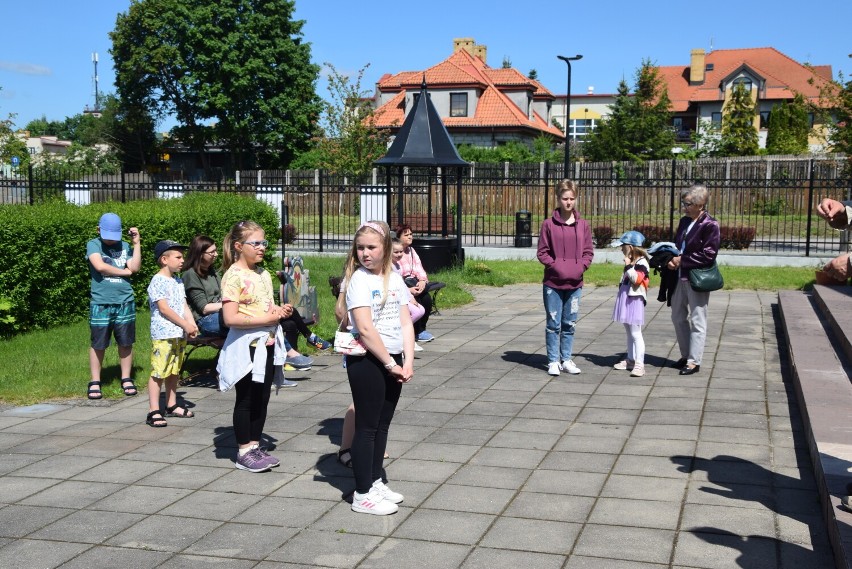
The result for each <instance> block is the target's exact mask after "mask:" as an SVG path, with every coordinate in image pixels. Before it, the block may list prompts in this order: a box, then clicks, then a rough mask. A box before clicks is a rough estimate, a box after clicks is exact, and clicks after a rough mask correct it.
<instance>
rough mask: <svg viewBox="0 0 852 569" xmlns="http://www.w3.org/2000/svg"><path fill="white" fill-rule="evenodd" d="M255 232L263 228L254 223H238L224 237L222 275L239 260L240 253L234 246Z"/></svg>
mask: <svg viewBox="0 0 852 569" xmlns="http://www.w3.org/2000/svg"><path fill="white" fill-rule="evenodd" d="M257 231H263V228H262V227H261V226H260V225H258V224H257V223H255V222H254V221H240V222H238V223H235V224H234V226H233V227H232V228H231V230H230V231H229V232H228V234H227V235H225V240H224V241H223V242H222V272H223V273H224V272H225V271H227V270H228V269H229V268H230V267H231V265H233V264H234V263H236V262H237V260H239V258H240V253H239V251H237V248H236V247H234V245H235V244H236V243H242V242H243V241H245V240H246V237H248V236H249V235H251V234H252V233H255V232H257Z"/></svg>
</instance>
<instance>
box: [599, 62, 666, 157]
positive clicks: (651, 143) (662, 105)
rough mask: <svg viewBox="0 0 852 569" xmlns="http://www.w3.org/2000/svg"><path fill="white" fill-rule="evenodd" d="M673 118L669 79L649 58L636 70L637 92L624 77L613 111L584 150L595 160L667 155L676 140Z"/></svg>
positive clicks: (635, 86)
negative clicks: (661, 75) (667, 82)
mask: <svg viewBox="0 0 852 569" xmlns="http://www.w3.org/2000/svg"><path fill="white" fill-rule="evenodd" d="M671 122H672V120H671V101H670V100H669V95H668V90H667V89H666V85H665V82H664V81H663V79H662V77H660V72H659V70H658V69H657V67H656V66H655V65H654V64H653V63H652V62H651V61H650V60H649V59H645V60H643V61H642V65H641V66H640V67H639V69H637V71H636V77H635V84H634V87H633V93H632V94H631V93H630V90H629V87H628V85H627V82H626V81H624V80H622V81H621V83H620V84H619V86H618V94H617V95H616V97H615V101H614V102H613V104H612V105H610V115H609V116H608V117H607V118H605V119H603V120H602V121H601V122H600V124H599V125H598V127H597V128H596V129H595V130H594V131H593V132H592V133H591V135H590V136H589V137H588V139H587V141H586V142H584V143H583V147H582V152H583V154H584V155H585V156H586V158H588V159H589V160H592V161H602V160H631V161H634V162H642V161H645V160H654V159H659V158H667V157H669V155H670V151H671V148H672V147H673V146H674V144H675V134H674V130H673V128H672V124H671Z"/></svg>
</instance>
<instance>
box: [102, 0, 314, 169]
mask: <svg viewBox="0 0 852 569" xmlns="http://www.w3.org/2000/svg"><path fill="white" fill-rule="evenodd" d="M294 12H295V3H294V1H293V0H218V1H217V2H197V1H196V0H134V1H133V2H132V4H131V5H130V8H129V9H128V11H127V12H126V13H122V14H119V16H118V18H117V20H116V26H115V30H114V31H113V32H111V33H110V37H111V39H112V42H113V46H112V49H111V50H110V53H111V54H112V56H113V60H114V61H115V69H116V87H117V88H118V92H119V96H120V98H121V100H122V101H124V102H125V103H126V104H127V108H128V109H133V110H134V111H135V112H137V113H138V114H145V113H146V112H147V113H150V114H151V115H152V116H154V117H155V118H156V119H160V118H162V117H165V116H166V115H170V114H172V115H174V116H175V118H176V119H177V121H178V122H179V123H180V124H181V128H180V129H178V131H177V132H178V134H179V135H180V136H181V138H182V140H183V141H184V142H186V143H188V144H189V145H191V146H192V147H193V148H195V149H197V150H202V149H203V148H204V146H205V144H207V143H209V142H211V141H213V140H214V139H216V140H218V141H219V142H221V143H224V144H226V145H228V146H229V148H230V150H231V152H232V156H233V157H234V162H235V166H236V167H238V168H241V167H243V163H244V162H246V163H248V162H249V161H250V160H251V159H252V158H256V159H257V161H258V162H259V165H260V166H265V167H271V166H285V165H287V164H289V162H290V161H291V160H292V158H293V157H294V156H296V155H297V154H298V153H299V152H300V151H303V150H304V149H306V148H307V147H308V144H309V140H310V137H311V135H312V134H313V133H314V125H315V122H316V120H317V118H318V116H319V114H320V108H321V107H320V100H319V98H318V97H317V95H316V92H315V85H316V80H317V76H318V73H319V68H318V66H316V65H314V64H312V63H311V61H310V55H311V54H310V44H309V43H306V42H303V41H302V26H303V25H304V21H302V20H294V19H293V16H294ZM202 156H204V155H203V153H202Z"/></svg>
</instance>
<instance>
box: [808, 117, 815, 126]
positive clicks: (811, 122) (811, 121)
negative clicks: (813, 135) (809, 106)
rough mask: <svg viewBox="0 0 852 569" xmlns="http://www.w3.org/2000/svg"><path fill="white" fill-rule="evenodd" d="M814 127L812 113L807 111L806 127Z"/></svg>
mask: <svg viewBox="0 0 852 569" xmlns="http://www.w3.org/2000/svg"><path fill="white" fill-rule="evenodd" d="M813 127H814V114H813V113H808V128H813Z"/></svg>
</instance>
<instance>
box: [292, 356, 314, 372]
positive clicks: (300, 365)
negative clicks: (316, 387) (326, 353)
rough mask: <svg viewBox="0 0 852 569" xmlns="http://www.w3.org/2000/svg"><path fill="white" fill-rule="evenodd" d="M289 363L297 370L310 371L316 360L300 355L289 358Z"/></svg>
mask: <svg viewBox="0 0 852 569" xmlns="http://www.w3.org/2000/svg"><path fill="white" fill-rule="evenodd" d="M287 363H288V364H290V365H291V366H293V367H294V368H296V369H303V370H308V369H311V365H312V364H313V363H314V360H312V359H311V358H309V357H308V356H305V355H301V354H299V355H298V356H294V357H292V358H291V357H290V356H287Z"/></svg>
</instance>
